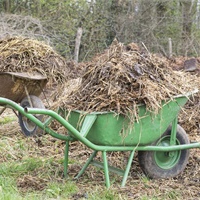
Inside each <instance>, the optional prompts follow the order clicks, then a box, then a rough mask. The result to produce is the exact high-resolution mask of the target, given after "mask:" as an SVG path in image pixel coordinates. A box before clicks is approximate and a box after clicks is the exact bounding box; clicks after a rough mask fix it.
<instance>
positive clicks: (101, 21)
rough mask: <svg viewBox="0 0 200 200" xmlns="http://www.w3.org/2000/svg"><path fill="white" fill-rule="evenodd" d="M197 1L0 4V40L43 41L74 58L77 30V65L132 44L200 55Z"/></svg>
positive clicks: (3, 0)
mask: <svg viewBox="0 0 200 200" xmlns="http://www.w3.org/2000/svg"><path fill="white" fill-rule="evenodd" d="M199 8H200V1H199V0H62V1H61V0H0V12H1V14H0V15H1V17H0V37H1V38H3V37H5V36H6V35H12V36H13V35H24V36H28V37H34V38H37V39H40V40H44V41H46V42H47V43H48V44H50V45H51V46H53V47H54V48H55V49H56V50H57V51H58V52H59V53H60V54H61V55H63V56H64V57H66V58H67V59H73V58H74V50H75V41H76V36H77V30H78V29H79V28H81V29H82V31H83V33H82V37H81V44H80V50H79V61H84V60H88V59H90V58H91V57H92V56H93V55H94V54H96V53H98V52H101V51H102V50H104V49H105V48H106V47H107V46H109V45H110V44H111V42H112V41H113V39H114V38H117V39H118V40H119V41H120V42H123V43H130V42H136V43H138V44H140V45H141V44H142V43H143V45H145V46H146V47H147V48H148V50H149V51H151V52H156V53H162V54H164V55H166V56H169V38H171V40H172V53H173V54H174V55H183V56H198V55H199V53H200V48H199V46H200V30H199V28H200V22H199V17H200V13H199Z"/></svg>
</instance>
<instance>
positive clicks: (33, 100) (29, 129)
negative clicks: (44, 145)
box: [18, 95, 45, 136]
mask: <svg viewBox="0 0 200 200" xmlns="http://www.w3.org/2000/svg"><path fill="white" fill-rule="evenodd" d="M20 105H21V106H22V107H23V108H25V107H31V106H32V107H33V108H42V109H44V108H45V106H44V104H43V102H42V100H41V99H40V98H38V97H37V96H34V95H30V96H29V97H25V98H24V99H23V100H22V101H21V103H20ZM35 117H37V118H38V119H39V120H40V121H42V120H43V115H35ZM18 118H19V125H20V127H21V130H22V132H23V133H24V134H25V135H26V136H40V135H41V134H42V133H43V130H42V129H40V128H39V127H38V126H37V125H36V124H35V123H33V122H32V121H30V120H29V119H28V118H27V117H25V116H23V115H22V114H21V113H19V115H18Z"/></svg>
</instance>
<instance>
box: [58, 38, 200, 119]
mask: <svg viewBox="0 0 200 200" xmlns="http://www.w3.org/2000/svg"><path fill="white" fill-rule="evenodd" d="M81 65H83V63H81ZM84 65H85V66H84V68H85V71H84V73H83V76H82V82H81V85H80V86H79V88H78V89H77V90H75V91H73V92H72V93H71V94H70V95H68V96H61V97H60V99H59V100H58V102H59V105H61V107H64V108H66V109H68V110H83V111H86V112H93V111H112V112H116V113H117V114H123V115H125V116H131V118H132V117H133V118H135V117H136V118H137V109H136V105H137V104H140V103H145V104H146V106H147V110H149V111H151V112H154V113H157V112H158V111H159V109H160V107H161V102H162V101H167V100H169V99H171V98H172V97H173V96H174V95H177V94H185V93H187V92H190V91H193V90H194V88H197V79H196V78H195V77H194V76H192V75H190V74H187V73H185V72H181V71H174V70H172V69H171V67H170V66H169V65H170V62H169V61H168V60H167V59H166V58H164V57H160V56H157V55H155V54H150V53H149V52H148V51H146V50H144V51H142V50H140V49H139V47H138V46H137V45H136V44H134V43H131V44H129V45H124V44H122V43H119V42H118V41H116V40H114V41H113V43H112V44H111V46H110V47H109V49H107V50H106V51H105V52H104V53H103V54H101V55H98V56H96V57H95V58H94V59H93V60H92V61H91V62H88V63H85V64H84ZM133 118H132V119H133Z"/></svg>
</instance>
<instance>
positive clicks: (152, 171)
mask: <svg viewBox="0 0 200 200" xmlns="http://www.w3.org/2000/svg"><path fill="white" fill-rule="evenodd" d="M170 134H171V126H170V127H169V128H168V129H167V130H166V132H165V133H164V134H163V135H162V137H161V138H160V139H159V140H158V141H156V142H154V143H153V144H152V145H156V146H169V145H170ZM180 144H189V139H188V136H187V134H186V132H185V130H184V129H183V128H182V127H181V126H179V125H178V126H177V135H176V145H180ZM188 158H189V150H188V149H185V150H178V151H171V152H161V151H160V152H159V151H139V152H138V161H139V164H140V167H141V169H142V170H143V172H144V173H145V175H146V176H147V177H149V178H154V179H160V178H171V177H175V176H177V175H178V174H180V173H181V172H182V171H183V170H184V169H185V167H186V165H187V163H188Z"/></svg>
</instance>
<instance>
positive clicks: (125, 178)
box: [121, 150, 135, 187]
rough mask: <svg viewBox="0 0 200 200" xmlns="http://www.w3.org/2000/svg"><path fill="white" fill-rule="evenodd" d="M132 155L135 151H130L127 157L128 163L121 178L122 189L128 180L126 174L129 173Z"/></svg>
mask: <svg viewBox="0 0 200 200" xmlns="http://www.w3.org/2000/svg"><path fill="white" fill-rule="evenodd" d="M134 154H135V151H134V150H133V151H131V154H130V156H129V159H128V163H127V166H126V169H125V172H124V176H123V179H122V184H121V186H122V187H124V186H125V184H126V180H127V178H128V173H129V171H130V168H131V164H132V162H133V157H134Z"/></svg>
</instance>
